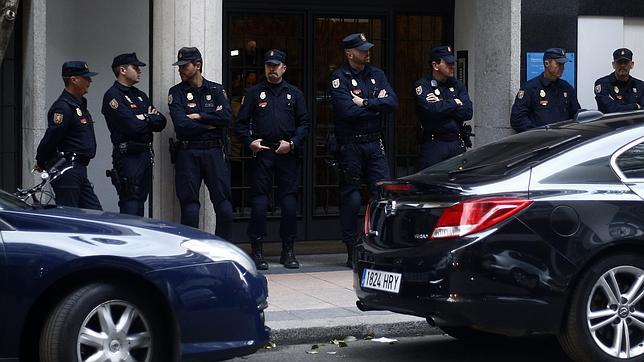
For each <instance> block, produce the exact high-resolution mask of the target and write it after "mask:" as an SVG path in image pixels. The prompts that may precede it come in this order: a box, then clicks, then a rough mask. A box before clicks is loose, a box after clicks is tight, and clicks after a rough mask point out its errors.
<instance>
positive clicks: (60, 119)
mask: <svg viewBox="0 0 644 362" xmlns="http://www.w3.org/2000/svg"><path fill="white" fill-rule="evenodd" d="M54 123H56V124H61V123H63V114H62V113H54Z"/></svg>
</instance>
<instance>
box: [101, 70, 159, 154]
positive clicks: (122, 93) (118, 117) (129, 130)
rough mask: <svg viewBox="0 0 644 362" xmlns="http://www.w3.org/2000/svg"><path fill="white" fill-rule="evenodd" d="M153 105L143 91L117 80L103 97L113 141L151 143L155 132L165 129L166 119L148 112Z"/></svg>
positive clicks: (105, 113) (104, 109)
mask: <svg viewBox="0 0 644 362" xmlns="http://www.w3.org/2000/svg"><path fill="white" fill-rule="evenodd" d="M151 105H152V104H151V103H150V99H149V98H148V96H147V95H146V94H145V93H143V91H141V90H139V89H138V88H136V87H127V86H124V85H123V84H121V83H119V82H114V85H112V86H111V87H110V89H108V90H107V92H105V95H104V96H103V107H102V109H101V113H103V115H104V116H105V121H106V122H107V128H108V129H109V130H110V138H111V140H112V143H113V144H117V143H121V142H127V141H134V142H142V143H149V142H152V132H160V131H161V130H163V128H164V127H165V124H166V119H165V116H164V115H163V114H161V113H159V114H148V108H149V107H150V106H151Z"/></svg>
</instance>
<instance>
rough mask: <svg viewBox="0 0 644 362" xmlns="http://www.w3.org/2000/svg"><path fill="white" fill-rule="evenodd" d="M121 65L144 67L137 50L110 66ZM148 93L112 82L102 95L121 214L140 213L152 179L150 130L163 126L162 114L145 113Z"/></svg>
mask: <svg viewBox="0 0 644 362" xmlns="http://www.w3.org/2000/svg"><path fill="white" fill-rule="evenodd" d="M121 65H125V66H128V65H136V66H139V67H143V66H145V63H143V62H141V61H139V60H138V59H137V57H136V53H126V54H121V55H118V56H116V57H115V58H114V60H113V61H112V68H114V67H118V66H121ZM151 106H152V104H151V103H150V99H149V98H148V96H147V95H146V94H145V93H143V92H142V91H141V90H139V89H138V88H136V87H134V86H126V85H123V84H121V83H119V82H118V81H115V82H114V85H112V86H111V87H110V88H109V89H108V90H107V92H105V95H104V96H103V107H102V110H101V111H102V113H103V115H104V116H105V121H106V122H107V128H108V129H109V130H110V139H111V140H112V144H113V145H114V148H113V151H112V165H113V167H114V169H113V170H112V172H116V174H115V175H113V176H112V181H113V183H114V186H115V187H116V190H117V192H118V195H119V208H120V211H121V213H124V214H132V215H139V216H143V213H144V210H143V209H144V204H145V200H146V199H147V197H148V194H149V193H150V184H151V182H152V164H153V153H152V138H153V136H152V132H160V131H161V130H163V128H164V127H165V125H166V119H165V116H163V115H162V114H160V113H158V112H155V113H148V109H149V107H151Z"/></svg>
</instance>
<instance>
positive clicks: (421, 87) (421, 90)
mask: <svg viewBox="0 0 644 362" xmlns="http://www.w3.org/2000/svg"><path fill="white" fill-rule="evenodd" d="M422 93H423V86H422V85H419V86H418V87H416V94H417V95H421V94H422Z"/></svg>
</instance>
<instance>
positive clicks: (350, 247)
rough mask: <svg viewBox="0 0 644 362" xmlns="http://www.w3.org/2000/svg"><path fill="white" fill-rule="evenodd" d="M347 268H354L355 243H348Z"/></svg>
mask: <svg viewBox="0 0 644 362" xmlns="http://www.w3.org/2000/svg"><path fill="white" fill-rule="evenodd" d="M346 266H347V268H350V269H353V244H347V264H346Z"/></svg>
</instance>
